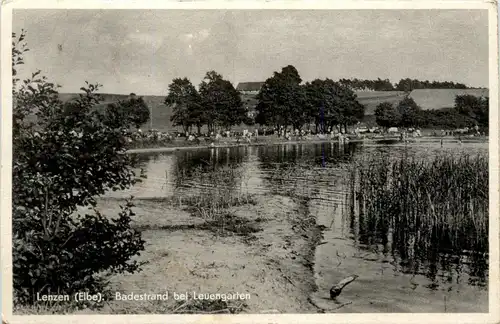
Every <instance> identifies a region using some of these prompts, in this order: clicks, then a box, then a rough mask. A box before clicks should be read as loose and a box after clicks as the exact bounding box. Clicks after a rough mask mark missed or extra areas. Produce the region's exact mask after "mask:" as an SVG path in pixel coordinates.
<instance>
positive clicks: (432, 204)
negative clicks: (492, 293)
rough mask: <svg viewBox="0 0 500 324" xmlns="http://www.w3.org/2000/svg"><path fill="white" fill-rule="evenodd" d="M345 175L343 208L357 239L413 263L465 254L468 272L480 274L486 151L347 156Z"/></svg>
mask: <svg viewBox="0 0 500 324" xmlns="http://www.w3.org/2000/svg"><path fill="white" fill-rule="evenodd" d="M348 175H349V176H348V188H349V190H348V194H347V196H346V198H347V204H348V206H349V207H350V208H348V209H347V211H348V213H349V214H350V216H351V220H354V219H356V221H355V222H354V221H353V222H352V224H357V225H356V227H357V228H356V230H357V233H358V237H359V239H360V241H361V243H363V244H383V245H384V246H386V247H387V246H388V244H389V245H390V246H391V249H392V250H393V252H396V254H398V255H399V257H401V259H403V260H406V261H407V262H408V263H409V264H411V265H412V266H413V267H414V269H417V268H418V267H419V264H423V263H425V262H427V263H428V262H429V261H430V262H431V263H432V262H434V263H435V264H438V263H440V262H442V258H443V257H444V256H446V257H447V258H449V257H450V256H453V258H454V260H455V261H454V262H453V263H456V264H458V263H460V260H463V257H464V256H466V257H468V258H471V257H472V259H473V260H472V263H474V267H473V269H470V271H471V273H472V274H473V275H477V276H484V275H485V274H486V273H485V271H487V266H486V265H485V262H486V259H487V258H486V256H487V253H488V176H489V175H488V157H487V156H486V155H462V156H454V155H439V156H436V157H434V158H431V159H429V158H427V159H419V158H418V157H408V156H404V157H403V158H399V159H392V158H390V157H388V156H380V157H378V158H374V159H371V160H367V161H361V162H358V163H355V164H354V165H353V166H352V167H351V169H350V171H349V172H348ZM469 263H470V261H469ZM432 271H433V272H434V275H435V272H437V269H434V270H432Z"/></svg>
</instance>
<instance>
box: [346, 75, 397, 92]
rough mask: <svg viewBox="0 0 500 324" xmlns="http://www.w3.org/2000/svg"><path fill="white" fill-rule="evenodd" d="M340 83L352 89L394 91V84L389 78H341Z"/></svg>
mask: <svg viewBox="0 0 500 324" xmlns="http://www.w3.org/2000/svg"><path fill="white" fill-rule="evenodd" d="M339 83H340V84H342V85H344V86H346V87H348V88H350V89H352V90H372V91H394V90H395V89H394V85H393V84H392V83H391V81H389V79H384V80H382V79H380V78H378V79H377V80H360V79H340V80H339Z"/></svg>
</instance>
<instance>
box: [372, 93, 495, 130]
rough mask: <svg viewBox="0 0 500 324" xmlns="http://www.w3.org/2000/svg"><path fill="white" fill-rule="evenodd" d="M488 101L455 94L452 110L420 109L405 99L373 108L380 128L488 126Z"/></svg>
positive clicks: (484, 98) (482, 98) (410, 100)
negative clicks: (395, 103) (394, 103)
mask: <svg viewBox="0 0 500 324" xmlns="http://www.w3.org/2000/svg"><path fill="white" fill-rule="evenodd" d="M488 100H489V98H488V97H476V96H472V95H458V96H456V98H455V106H454V107H453V108H447V109H439V110H422V109H421V107H419V106H418V105H417V104H416V103H415V101H414V100H413V99H412V98H410V97H408V96H406V97H405V98H404V99H403V100H401V101H400V102H399V103H398V104H397V105H396V106H394V105H393V104H392V103H390V102H383V103H380V104H379V105H378V106H377V108H376V109H375V117H376V122H377V124H378V125H380V126H382V127H398V126H400V127H443V128H462V127H471V126H475V125H478V126H481V127H488V122H489V104H488Z"/></svg>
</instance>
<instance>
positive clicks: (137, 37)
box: [127, 31, 163, 50]
mask: <svg viewBox="0 0 500 324" xmlns="http://www.w3.org/2000/svg"><path fill="white" fill-rule="evenodd" d="M127 36H128V40H129V42H128V43H130V42H133V43H139V44H140V45H143V46H147V47H152V48H153V49H155V50H156V49H159V48H160V47H161V46H162V45H163V38H162V37H160V36H156V35H154V34H149V33H141V32H138V31H136V32H133V33H130V34H128V35H127Z"/></svg>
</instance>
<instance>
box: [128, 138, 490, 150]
mask: <svg viewBox="0 0 500 324" xmlns="http://www.w3.org/2000/svg"><path fill="white" fill-rule="evenodd" d="M441 139H443V142H444V143H450V142H452V143H456V142H458V139H456V138H455V137H449V136H445V137H442V138H441V137H434V136H423V137H418V138H411V139H410V140H409V143H408V144H413V143H418V142H420V141H421V140H425V141H426V142H439V141H440V140H441ZM488 140H489V137H488V136H484V137H478V138H463V139H462V142H463V143H471V142H472V143H488ZM381 141H399V136H391V137H381V138H362V139H350V140H349V142H348V143H345V144H349V143H361V142H365V143H376V142H381ZM338 142H339V141H338V140H337V139H333V140H332V139H314V140H303V141H285V140H281V141H272V142H257V143H240V144H236V143H235V142H231V143H227V144H219V145H215V146H210V145H206V144H203V145H201V144H200V145H188V146H182V145H179V146H168V147H146V148H135V149H130V150H127V151H126V152H125V154H141V153H155V152H175V151H184V150H197V149H212V148H213V149H215V148H231V147H249V146H274V145H284V144H292V145H296V144H320V143H333V144H338ZM179 144H180V143H179Z"/></svg>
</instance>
